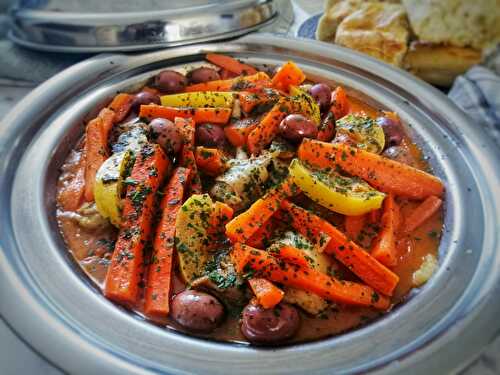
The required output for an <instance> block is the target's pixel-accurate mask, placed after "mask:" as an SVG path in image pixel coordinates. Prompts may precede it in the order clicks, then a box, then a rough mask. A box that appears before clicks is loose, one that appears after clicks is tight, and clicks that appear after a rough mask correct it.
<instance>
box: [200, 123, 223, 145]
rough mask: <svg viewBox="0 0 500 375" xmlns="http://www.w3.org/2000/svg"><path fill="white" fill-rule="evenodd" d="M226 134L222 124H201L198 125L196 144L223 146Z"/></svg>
mask: <svg viewBox="0 0 500 375" xmlns="http://www.w3.org/2000/svg"><path fill="white" fill-rule="evenodd" d="M225 143H226V135H225V134H224V130H223V129H222V127H221V126H218V125H213V124H201V125H199V126H197V127H196V144H197V145H199V146H205V147H223V146H224V144H225Z"/></svg>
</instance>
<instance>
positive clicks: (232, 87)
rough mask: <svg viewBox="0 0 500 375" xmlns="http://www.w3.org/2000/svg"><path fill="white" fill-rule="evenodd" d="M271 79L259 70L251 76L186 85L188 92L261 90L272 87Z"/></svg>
mask: <svg viewBox="0 0 500 375" xmlns="http://www.w3.org/2000/svg"><path fill="white" fill-rule="evenodd" d="M270 86H271V80H270V79H269V76H268V75H267V74H266V73H264V72H257V73H255V74H252V75H250V76H245V77H236V78H232V79H223V80H217V81H209V82H202V83H196V84H194V85H190V86H187V87H186V92H194V91H241V90H245V91H251V90H256V89H257V90H261V89H262V88H264V87H270Z"/></svg>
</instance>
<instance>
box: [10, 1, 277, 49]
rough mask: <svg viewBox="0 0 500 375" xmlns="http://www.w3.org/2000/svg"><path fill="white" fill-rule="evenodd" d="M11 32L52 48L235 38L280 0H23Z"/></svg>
mask: <svg viewBox="0 0 500 375" xmlns="http://www.w3.org/2000/svg"><path fill="white" fill-rule="evenodd" d="M9 15H10V19H11V26H12V28H11V30H10V31H9V34H8V36H9V38H10V39H11V40H12V41H14V42H15V43H18V44H20V45H22V46H24V47H28V48H31V49H36V50H42V51H51V52H71V53H82V52H91V53H94V52H114V51H123V52H125V51H144V50H152V49H158V48H164V47H173V46H179V45H187V44H194V43H201V42H207V41H214V40H221V39H230V38H235V37H238V36H241V35H244V34H247V33H249V32H252V31H255V30H258V29H261V28H263V27H265V26H267V25H269V24H271V23H273V22H274V21H275V20H276V19H277V17H278V5H277V1H275V0H228V1H221V0H210V1H203V0H186V1H177V2H172V1H161V0H142V1H134V0H104V1H103V0H86V1H79V0H43V1H38V0H22V1H18V2H17V4H16V5H15V6H13V7H12V8H11V9H10V12H9Z"/></svg>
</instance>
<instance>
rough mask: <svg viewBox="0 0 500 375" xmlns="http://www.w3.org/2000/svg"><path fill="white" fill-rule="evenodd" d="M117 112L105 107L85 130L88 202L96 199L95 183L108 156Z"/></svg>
mask: <svg viewBox="0 0 500 375" xmlns="http://www.w3.org/2000/svg"><path fill="white" fill-rule="evenodd" d="M114 116H115V113H114V112H113V111H112V110H110V109H107V108H104V109H103V110H102V111H101V112H100V113H99V115H98V116H97V117H96V118H95V119H93V120H91V121H90V122H89V123H88V124H87V128H86V131H85V146H84V155H85V192H84V197H85V200H86V201H87V202H91V201H93V200H94V184H95V176H96V174H97V171H98V170H99V168H100V167H101V165H102V163H104V161H105V160H106V159H107V157H108V134H109V131H110V129H111V127H112V126H113V120H114Z"/></svg>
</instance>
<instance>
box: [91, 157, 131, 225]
mask: <svg viewBox="0 0 500 375" xmlns="http://www.w3.org/2000/svg"><path fill="white" fill-rule="evenodd" d="M130 156H131V151H124V152H119V153H116V154H113V155H112V156H111V157H109V158H108V159H107V160H106V161H105V162H104V163H103V164H102V165H101V167H100V168H99V170H98V171H97V174H96V178H95V179H96V181H95V185H94V199H95V203H96V206H97V211H99V213H100V214H101V216H103V217H105V218H107V219H109V221H110V222H111V224H113V225H114V226H116V227H119V226H120V224H121V209H122V207H121V202H122V199H121V196H122V190H123V185H124V184H123V175H124V173H125V170H126V169H127V165H128V163H129V161H130Z"/></svg>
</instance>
